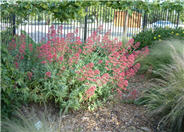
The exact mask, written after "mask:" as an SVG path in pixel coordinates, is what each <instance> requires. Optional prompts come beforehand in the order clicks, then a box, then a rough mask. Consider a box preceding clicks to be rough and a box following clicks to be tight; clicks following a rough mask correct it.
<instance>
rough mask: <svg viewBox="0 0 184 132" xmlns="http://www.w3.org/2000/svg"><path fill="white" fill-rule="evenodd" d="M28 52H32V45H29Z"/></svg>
mask: <svg viewBox="0 0 184 132" xmlns="http://www.w3.org/2000/svg"><path fill="white" fill-rule="evenodd" d="M29 50H30V51H31V52H32V50H33V45H32V44H29Z"/></svg>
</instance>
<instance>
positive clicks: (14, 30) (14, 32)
mask: <svg viewBox="0 0 184 132" xmlns="http://www.w3.org/2000/svg"><path fill="white" fill-rule="evenodd" d="M12 25H13V36H14V35H15V34H16V26H15V14H13V23H12Z"/></svg>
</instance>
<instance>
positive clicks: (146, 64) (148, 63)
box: [139, 40, 184, 77]
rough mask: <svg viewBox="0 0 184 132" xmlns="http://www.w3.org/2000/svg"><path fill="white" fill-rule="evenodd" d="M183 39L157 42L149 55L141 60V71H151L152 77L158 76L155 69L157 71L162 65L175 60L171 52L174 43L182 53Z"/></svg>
mask: <svg viewBox="0 0 184 132" xmlns="http://www.w3.org/2000/svg"><path fill="white" fill-rule="evenodd" d="M183 43H184V41H183V40H167V41H166V40H165V41H161V42H157V44H156V45H153V46H152V47H151V48H150V53H149V55H148V56H146V57H145V58H143V59H141V60H140V64H141V65H142V67H141V68H140V70H139V72H140V73H145V72H150V74H151V75H152V77H154V76H158V74H155V73H154V72H153V71H157V70H158V69H160V68H161V67H162V65H168V64H171V63H172V62H173V59H172V56H171V54H170V53H171V52H172V48H171V47H170V45H173V46H174V47H175V49H176V50H177V52H178V53H182V52H183V50H182V48H183V47H184V45H183Z"/></svg>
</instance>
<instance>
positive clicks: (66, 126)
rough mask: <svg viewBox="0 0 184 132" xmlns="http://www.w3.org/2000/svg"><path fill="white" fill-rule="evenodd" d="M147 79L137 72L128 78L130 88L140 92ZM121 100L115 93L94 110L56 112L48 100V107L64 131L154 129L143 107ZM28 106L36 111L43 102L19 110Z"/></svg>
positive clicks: (145, 131) (134, 131)
mask: <svg viewBox="0 0 184 132" xmlns="http://www.w3.org/2000/svg"><path fill="white" fill-rule="evenodd" d="M147 82H148V81H147V80H146V79H145V78H144V77H143V76H142V75H141V76H140V75H137V76H135V77H134V78H132V79H131V80H130V83H129V89H137V90H138V93H139V95H140V93H141V91H142V90H143V89H145V88H148V87H149V85H148V84H149V83H147ZM137 97H138V96H137ZM126 100H127V99H126ZM124 101H125V100H122V99H119V97H118V98H116V97H114V98H113V99H111V100H110V101H108V102H107V103H106V104H105V105H104V106H101V107H99V108H98V109H96V110H94V111H88V110H80V111H73V112H69V113H68V114H67V115H63V116H59V114H58V113H59V109H58V108H57V107H56V106H54V105H53V104H52V103H49V104H48V106H47V111H49V114H51V119H55V121H56V122H57V123H58V122H59V123H58V124H59V125H60V128H61V130H63V131H67V132H70V131H71V132H74V131H79V132H95V131H98V132H99V131H100V132H103V131H104V132H113V131H116V132H154V126H153V122H154V120H153V119H151V118H150V117H148V115H147V113H146V108H145V107H143V106H138V105H135V104H133V103H129V104H128V103H125V102H124ZM30 108H33V109H34V110H35V111H44V110H45V107H43V105H38V104H29V105H28V106H24V107H22V110H23V111H24V112H25V111H26V110H27V109H30ZM54 117H56V118H54Z"/></svg>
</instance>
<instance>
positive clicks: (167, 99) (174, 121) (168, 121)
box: [137, 43, 184, 132]
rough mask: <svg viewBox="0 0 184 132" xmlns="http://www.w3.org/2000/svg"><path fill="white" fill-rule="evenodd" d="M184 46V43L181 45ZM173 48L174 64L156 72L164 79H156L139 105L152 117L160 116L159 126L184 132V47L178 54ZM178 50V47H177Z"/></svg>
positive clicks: (173, 47) (173, 131)
mask: <svg viewBox="0 0 184 132" xmlns="http://www.w3.org/2000/svg"><path fill="white" fill-rule="evenodd" d="M181 44H183V43H181ZM171 48H172V59H173V61H172V63H171V64H169V65H163V66H162V68H161V69H159V70H158V71H156V73H157V74H158V75H159V76H162V79H154V80H153V81H152V82H153V83H152V85H151V86H152V87H151V88H150V89H148V90H145V91H144V94H143V96H142V97H141V98H139V99H138V100H137V103H138V104H144V105H146V106H147V107H148V109H149V110H150V113H151V115H153V116H155V115H158V116H159V117H160V121H159V124H158V126H161V127H162V124H163V125H164V126H165V127H169V126H170V127H169V128H170V131H172V132H183V131H184V46H182V47H180V48H181V49H182V52H178V51H177V50H176V48H175V46H174V45H171ZM177 48H178V47H177Z"/></svg>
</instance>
